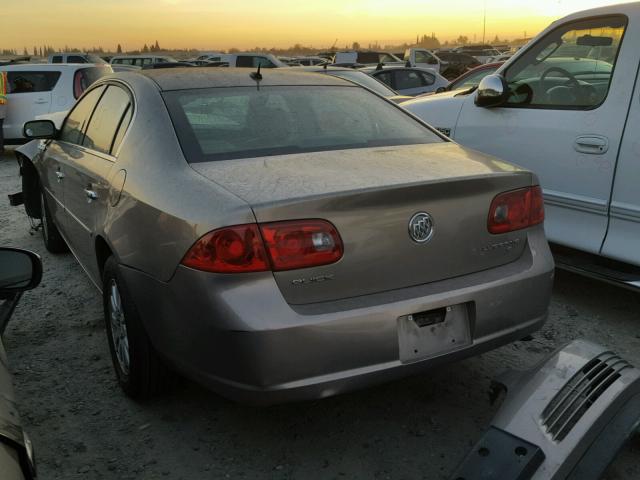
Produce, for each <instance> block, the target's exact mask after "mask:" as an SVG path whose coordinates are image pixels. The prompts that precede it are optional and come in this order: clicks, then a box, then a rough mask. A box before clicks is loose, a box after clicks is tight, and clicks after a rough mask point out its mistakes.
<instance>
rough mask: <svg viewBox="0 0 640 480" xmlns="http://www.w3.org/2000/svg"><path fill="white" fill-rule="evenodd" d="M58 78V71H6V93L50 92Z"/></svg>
mask: <svg viewBox="0 0 640 480" xmlns="http://www.w3.org/2000/svg"><path fill="white" fill-rule="evenodd" d="M59 78H60V72H7V83H8V84H9V89H8V92H7V93H35V92H50V91H51V90H53V89H54V88H55V86H56V84H57V83H58V79H59Z"/></svg>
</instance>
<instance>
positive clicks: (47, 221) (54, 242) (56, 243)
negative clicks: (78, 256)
mask: <svg viewBox="0 0 640 480" xmlns="http://www.w3.org/2000/svg"><path fill="white" fill-rule="evenodd" d="M40 210H41V211H42V225H41V228H40V229H41V230H42V240H44V246H45V247H46V248H47V250H48V251H49V252H51V253H64V252H67V251H69V247H67V244H66V242H65V241H64V239H63V238H62V235H60V232H59V231H58V227H56V226H55V224H54V223H53V218H51V212H49V207H48V206H47V200H46V198H45V193H44V190H42V189H41V190H40Z"/></svg>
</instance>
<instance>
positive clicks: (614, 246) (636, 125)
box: [601, 59, 640, 266]
mask: <svg viewBox="0 0 640 480" xmlns="http://www.w3.org/2000/svg"><path fill="white" fill-rule="evenodd" d="M636 66H638V60H637V59H636ZM639 80H640V78H639ZM639 243H640V84H639V83H638V82H636V88H635V91H634V92H633V95H632V96H631V104H630V107H629V115H628V117H627V125H626V127H625V129H624V134H623V137H622V143H621V145H620V154H619V155H618V164H617V166H616V171H615V178H614V180H613V190H612V192H611V203H610V205H609V230H608V231H607V236H606V238H605V241H604V244H603V246H602V252H601V253H602V255H604V256H605V257H610V258H614V259H616V260H620V261H622V262H627V263H632V264H634V265H637V266H640V248H639Z"/></svg>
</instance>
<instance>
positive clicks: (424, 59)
mask: <svg viewBox="0 0 640 480" xmlns="http://www.w3.org/2000/svg"><path fill="white" fill-rule="evenodd" d="M416 63H427V64H429V65H436V64H437V63H438V60H436V58H435V57H434V56H433V55H431V54H430V53H429V52H421V51H417V52H416Z"/></svg>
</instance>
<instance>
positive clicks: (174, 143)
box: [96, 74, 255, 281]
mask: <svg viewBox="0 0 640 480" xmlns="http://www.w3.org/2000/svg"><path fill="white" fill-rule="evenodd" d="M125 76H127V78H129V79H130V80H131V81H129V82H128V83H129V84H130V86H131V87H132V90H133V92H134V97H135V103H136V110H135V113H134V117H133V120H132V124H131V127H130V129H129V131H128V132H127V134H126V137H125V138H124V140H123V143H122V146H121V148H120V151H119V152H118V153H117V159H116V163H115V166H114V172H116V173H117V172H119V171H120V170H124V171H125V172H126V181H125V182H124V187H123V188H122V190H121V191H120V190H119V185H118V186H114V185H112V192H111V194H110V196H111V202H110V204H109V206H108V208H107V210H106V211H105V212H104V218H103V219H101V220H99V221H98V223H97V224H98V229H97V231H96V235H97V236H101V237H103V238H104V239H105V241H106V242H107V243H108V244H109V246H110V247H111V250H112V251H113V253H114V254H115V255H116V257H117V258H118V260H119V261H120V262H121V263H122V264H125V265H127V266H130V267H133V268H135V269H138V270H141V271H143V272H145V273H148V274H150V275H152V276H154V277H155V278H157V279H159V280H163V281H166V280H168V279H169V278H171V276H172V275H173V273H174V271H175V269H176V266H177V265H178V264H179V262H180V261H181V259H182V258H183V256H184V255H185V253H186V252H187V250H188V249H189V248H190V247H191V246H192V245H193V243H194V242H195V241H196V240H197V239H198V238H199V237H200V236H202V235H204V234H205V233H207V232H209V231H211V230H213V229H215V228H218V227H221V226H225V225H232V224H241V223H249V222H255V218H254V216H253V213H252V211H251V209H250V208H249V207H248V205H247V204H246V203H245V202H244V201H242V200H240V199H239V198H238V197H236V196H235V195H233V194H231V193H229V192H227V191H226V190H224V189H222V188H220V187H219V186H217V185H216V184H215V183H213V182H211V181H210V180H207V179H205V178H204V177H203V176H201V175H199V174H197V173H196V172H195V171H194V170H193V169H191V168H190V167H189V165H188V163H187V162H186V160H185V158H184V156H183V154H182V151H181V149H180V145H179V143H178V140H177V138H176V135H175V132H174V130H173V126H172V124H171V120H170V118H169V115H168V112H167V109H166V107H165V105H164V102H163V100H162V97H161V95H160V93H159V91H158V89H157V87H156V86H155V84H154V83H153V82H152V81H151V80H149V79H148V78H146V77H143V76H140V75H137V74H125ZM134 76H135V77H138V78H135V77H134ZM114 175H115V174H114Z"/></svg>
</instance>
